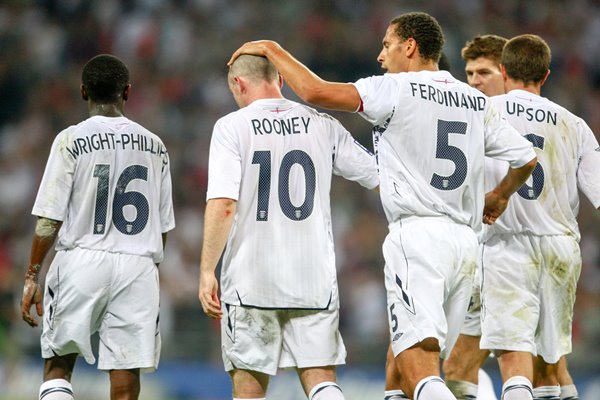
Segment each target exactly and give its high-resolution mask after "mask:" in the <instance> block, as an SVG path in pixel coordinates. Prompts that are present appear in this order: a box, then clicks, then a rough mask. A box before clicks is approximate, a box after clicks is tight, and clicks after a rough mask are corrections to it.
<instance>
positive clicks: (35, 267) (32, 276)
mask: <svg viewBox="0 0 600 400" xmlns="http://www.w3.org/2000/svg"><path fill="white" fill-rule="evenodd" d="M41 269H42V266H41V265H40V264H29V266H28V267H27V272H26V273H25V279H26V280H31V281H33V282H34V283H36V284H37V283H38V279H39V276H40V270H41Z"/></svg>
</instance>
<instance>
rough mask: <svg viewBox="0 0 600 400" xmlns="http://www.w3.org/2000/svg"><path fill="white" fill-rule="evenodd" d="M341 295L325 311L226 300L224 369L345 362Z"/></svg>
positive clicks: (261, 369) (268, 369)
mask: <svg viewBox="0 0 600 400" xmlns="http://www.w3.org/2000/svg"><path fill="white" fill-rule="evenodd" d="M338 327H339V309H338V305H337V299H336V301H335V302H334V301H333V299H332V302H331V305H330V308H329V309H327V310H265V309H258V308H251V307H244V306H235V305H229V304H225V303H223V317H222V318H221V340H222V355H223V363H224V365H225V370H226V371H231V370H233V369H234V368H235V369H247V370H251V371H258V372H262V373H265V374H269V375H275V374H276V373H277V368H290V367H296V368H310V367H324V366H329V365H341V364H344V363H345V362H346V361H345V360H346V347H345V346H344V342H343V340H342V336H341V334H340V332H339V329H338Z"/></svg>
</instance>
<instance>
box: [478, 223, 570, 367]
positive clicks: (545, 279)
mask: <svg viewBox="0 0 600 400" xmlns="http://www.w3.org/2000/svg"><path fill="white" fill-rule="evenodd" d="M580 272H581V254H580V251H579V244H578V243H577V241H576V240H575V238H573V237H570V236H533V235H496V236H494V237H492V238H490V239H488V240H487V241H486V243H485V247H484V252H483V281H482V292H481V293H482V298H483V309H482V322H481V324H482V325H481V327H482V337H481V348H482V349H490V350H511V351H525V352H529V353H532V354H534V355H540V356H542V357H543V358H544V360H545V361H546V362H547V363H551V364H553V363H556V362H558V359H559V358H560V357H561V356H562V355H565V354H568V353H570V352H571V328H572V324H573V305H574V303H575V290H576V288H577V280H578V279H579V274H580Z"/></svg>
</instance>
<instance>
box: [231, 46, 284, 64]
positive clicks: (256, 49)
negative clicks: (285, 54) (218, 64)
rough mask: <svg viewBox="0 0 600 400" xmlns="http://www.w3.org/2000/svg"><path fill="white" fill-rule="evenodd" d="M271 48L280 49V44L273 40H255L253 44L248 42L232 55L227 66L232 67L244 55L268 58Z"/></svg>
mask: <svg viewBox="0 0 600 400" xmlns="http://www.w3.org/2000/svg"><path fill="white" fill-rule="evenodd" d="M269 47H271V48H277V47H279V44H278V43H276V42H274V41H272V40H255V41H253V42H246V43H244V44H243V45H242V46H241V47H240V48H239V49H237V50H236V51H235V52H234V53H233V54H232V55H231V58H230V59H229V61H228V62H227V65H228V66H230V67H231V64H233V62H234V61H235V59H236V58H238V57H239V56H241V55H242V54H250V55H253V56H263V57H266V56H267V52H268V51H269Z"/></svg>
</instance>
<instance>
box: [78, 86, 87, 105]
mask: <svg viewBox="0 0 600 400" xmlns="http://www.w3.org/2000/svg"><path fill="white" fill-rule="evenodd" d="M79 91H80V92H81V98H82V99H83V101H88V92H87V89H86V88H85V86H84V85H83V83H82V84H81V86H80V87H79Z"/></svg>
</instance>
